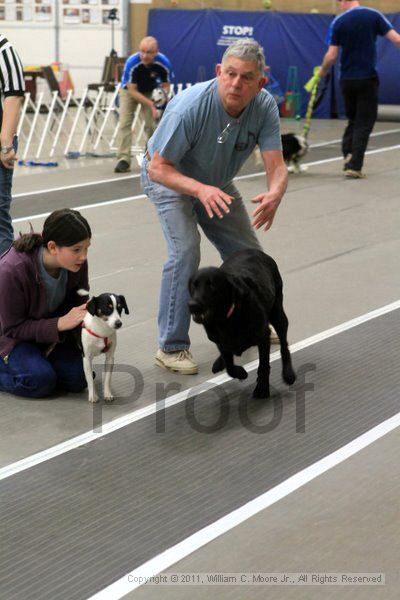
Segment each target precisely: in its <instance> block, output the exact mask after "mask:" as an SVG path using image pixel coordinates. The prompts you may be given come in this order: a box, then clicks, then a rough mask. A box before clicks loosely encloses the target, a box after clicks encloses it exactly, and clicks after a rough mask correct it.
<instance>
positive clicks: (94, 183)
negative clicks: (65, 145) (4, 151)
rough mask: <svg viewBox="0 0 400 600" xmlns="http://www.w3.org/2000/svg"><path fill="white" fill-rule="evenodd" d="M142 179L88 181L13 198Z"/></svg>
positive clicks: (114, 178)
mask: <svg viewBox="0 0 400 600" xmlns="http://www.w3.org/2000/svg"><path fill="white" fill-rule="evenodd" d="M71 174H72V173H71ZM138 177H140V173H138V174H137V175H125V176H124V177H118V178H117V177H113V178H112V179H101V180H100V181H97V180H96V181H86V182H85V183H74V184H73V185H63V186H62V187H55V188H47V189H45V190H36V191H34V192H24V193H19V194H13V198H22V197H23V196H38V195H39V194H49V193H51V192H62V191H63V190H73V189H75V188H80V187H88V186H90V185H101V184H102V183H113V182H118V181H123V180H124V179H137V178H138Z"/></svg>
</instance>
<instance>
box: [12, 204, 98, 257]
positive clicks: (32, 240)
mask: <svg viewBox="0 0 400 600" xmlns="http://www.w3.org/2000/svg"><path fill="white" fill-rule="evenodd" d="M91 237H92V232H91V229H90V226H89V223H88V222H87V221H86V219H85V217H82V215H81V213H80V212H78V211H77V210H73V209H72V208H61V209H60V210H55V211H53V212H52V213H51V215H49V216H48V217H47V219H46V220H45V222H44V225H43V232H42V234H40V233H33V232H32V233H25V234H23V235H21V236H20V237H19V239H18V240H15V242H14V243H13V246H14V248H15V249H16V250H17V252H32V250H34V249H35V248H38V247H39V246H44V247H45V248H46V247H47V244H48V242H50V241H53V242H55V243H56V244H57V246H74V245H75V244H78V243H79V242H82V241H83V240H86V239H88V238H91Z"/></svg>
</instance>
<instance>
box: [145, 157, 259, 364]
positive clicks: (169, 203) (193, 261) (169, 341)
mask: <svg viewBox="0 0 400 600" xmlns="http://www.w3.org/2000/svg"><path fill="white" fill-rule="evenodd" d="M147 164H148V161H147V160H146V159H144V160H143V164H142V176H141V183H142V189H143V191H144V193H145V194H146V195H147V196H148V197H149V198H150V200H151V201H152V203H153V204H154V205H155V207H156V210H157V213H158V218H159V220H160V222H161V227H162V229H163V233H164V237H165V240H166V242H167V250H168V259H167V262H166V263H165V264H164V269H163V273H162V279H161V292H160V308H159V313H158V326H159V346H160V348H161V350H164V351H165V352H172V351H175V350H185V349H187V348H189V346H190V339H189V326H190V313H189V308H188V302H189V290H188V283H189V279H190V277H191V276H192V275H193V274H194V273H195V272H196V271H197V269H198V267H199V264H200V233H199V230H198V225H200V226H201V228H202V229H203V231H204V233H205V234H206V236H207V237H208V239H209V240H210V242H211V243H212V244H213V245H214V246H215V247H216V248H217V250H218V252H219V253H220V255H221V258H222V260H225V259H226V258H228V256H230V255H231V254H233V253H234V252H237V251H238V250H243V249H246V248H254V249H257V250H261V249H262V248H261V246H260V244H259V242H258V240H257V237H256V235H255V233H254V230H253V229H252V227H251V223H250V219H249V216H248V214H247V211H246V209H245V206H244V204H243V201H242V198H241V196H240V194H239V192H238V190H237V189H236V188H235V186H234V185H233V184H232V183H231V184H229V185H228V186H226V187H225V188H224V192H226V193H227V194H229V195H230V196H234V198H235V199H234V200H233V202H232V204H231V206H230V212H229V214H227V215H225V216H224V218H223V219H219V218H218V217H216V216H214V218H213V219H210V218H209V217H208V216H207V213H206V211H205V208H204V207H203V205H202V204H201V202H200V200H198V199H197V198H193V197H190V196H184V195H182V194H179V193H178V192H175V191H174V190H171V189H169V188H166V187H165V186H163V185H160V184H158V183H154V182H152V181H150V179H149V177H148V174H147Z"/></svg>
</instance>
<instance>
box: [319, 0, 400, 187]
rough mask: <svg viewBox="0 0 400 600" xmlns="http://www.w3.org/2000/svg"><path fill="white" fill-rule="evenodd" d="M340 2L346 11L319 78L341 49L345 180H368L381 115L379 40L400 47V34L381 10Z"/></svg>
mask: <svg viewBox="0 0 400 600" xmlns="http://www.w3.org/2000/svg"><path fill="white" fill-rule="evenodd" d="M338 1H339V2H340V4H341V8H342V10H343V11H344V12H343V14H341V15H339V16H338V17H336V19H334V20H333V21H332V24H331V27H330V29H329V32H328V44H329V48H328V51H327V53H326V54H325V56H324V60H323V63H322V66H321V69H320V75H321V76H322V77H324V76H325V75H326V74H327V73H328V71H329V69H330V68H331V66H332V65H333V63H334V62H335V61H336V59H337V57H338V55H339V48H341V56H340V68H341V73H340V82H341V89H342V93H343V96H344V101H345V109H346V116H347V118H348V120H349V122H348V125H347V127H346V129H345V132H344V134H343V140H342V152H343V156H344V160H345V164H344V169H345V175H346V177H349V178H352V179H361V178H363V177H365V175H364V174H363V172H362V167H363V163H364V155H365V151H366V149H367V146H368V140H369V136H370V134H371V131H372V129H373V127H374V124H375V121H376V116H377V112H378V87H379V79H378V73H377V70H376V61H377V55H376V38H377V36H378V35H380V36H385V37H386V38H387V39H388V40H389V41H390V42H392V43H393V44H394V45H395V46H397V47H398V48H400V35H399V34H398V33H397V32H396V31H395V30H394V29H393V26H392V24H391V23H390V21H388V20H387V19H386V17H384V16H383V15H382V14H381V13H380V12H379V11H377V10H374V9H372V8H366V7H362V6H360V3H359V2H357V1H355V0H338Z"/></svg>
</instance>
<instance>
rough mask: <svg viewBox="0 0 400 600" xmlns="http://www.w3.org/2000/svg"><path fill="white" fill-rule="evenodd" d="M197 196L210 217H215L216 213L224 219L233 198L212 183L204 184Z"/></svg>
mask: <svg viewBox="0 0 400 600" xmlns="http://www.w3.org/2000/svg"><path fill="white" fill-rule="evenodd" d="M197 197H198V199H199V200H200V202H201V203H202V205H203V206H204V208H205V209H206V211H207V214H208V216H209V217H210V219H212V218H213V217H214V214H215V215H217V217H219V218H220V219H222V218H223V216H224V215H223V213H224V212H225V213H228V212H229V205H230V204H231V203H232V200H233V197H232V196H229V195H228V194H225V192H223V191H222V190H220V189H219V188H217V187H214V186H212V185H202V186H201V188H200V190H199V192H198V196H197Z"/></svg>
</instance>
